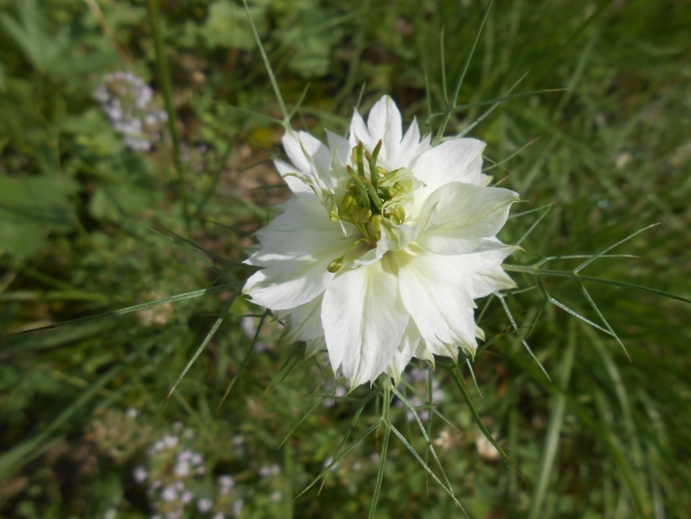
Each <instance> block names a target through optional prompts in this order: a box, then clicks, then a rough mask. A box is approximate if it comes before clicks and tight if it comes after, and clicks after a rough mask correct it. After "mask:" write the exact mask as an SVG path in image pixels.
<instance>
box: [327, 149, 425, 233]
mask: <svg viewBox="0 0 691 519" xmlns="http://www.w3.org/2000/svg"><path fill="white" fill-rule="evenodd" d="M381 146H382V141H381V140H380V141H379V142H378V143H377V146H376V147H375V148H374V150H373V152H372V154H370V153H369V152H367V151H365V150H364V147H363V145H362V141H361V142H359V143H358V145H357V146H355V147H354V148H353V152H352V153H353V164H354V165H355V167H354V168H353V167H351V166H346V169H347V170H348V174H349V175H350V180H349V181H348V184H346V189H347V191H346V192H345V194H344V195H343V199H342V201H341V207H340V208H339V209H341V210H342V211H339V213H345V214H344V215H343V216H341V217H340V218H341V219H342V220H344V221H348V222H350V223H352V224H353V225H354V226H355V227H357V229H358V230H359V231H360V233H361V234H362V237H363V238H364V239H365V241H366V242H367V243H369V244H370V245H371V246H372V247H374V246H376V244H377V241H379V238H380V237H381V224H382V219H386V220H389V221H390V222H391V223H393V224H396V225H400V224H402V223H403V222H404V221H405V217H406V214H405V210H404V209H403V206H402V205H400V204H399V203H396V202H397V201H399V200H401V199H402V196H403V195H404V194H405V193H406V192H408V191H410V190H411V189H412V187H413V182H412V180H410V179H403V178H399V177H401V175H400V174H398V173H399V172H400V171H402V170H401V169H397V170H394V171H389V170H387V169H385V168H383V167H381V166H377V157H378V155H379V151H380V150H381ZM365 160H366V161H367V165H368V166H369V178H368V177H367V175H366V174H365ZM345 215H348V216H347V217H346V216H345Z"/></svg>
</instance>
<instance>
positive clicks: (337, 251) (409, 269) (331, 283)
mask: <svg viewBox="0 0 691 519" xmlns="http://www.w3.org/2000/svg"><path fill="white" fill-rule="evenodd" d="M327 137H328V144H324V143H322V142H320V141H319V140H317V139H316V138H315V137H313V136H312V135H310V134H308V133H305V132H294V131H290V132H288V133H286V135H285V136H284V137H283V146H284V147H285V150H286V153H287V154H288V157H289V158H290V161H291V162H292V164H288V163H285V162H281V161H276V167H277V169H278V171H279V173H280V174H281V176H282V177H283V178H284V179H285V181H286V183H287V184H288V186H289V187H290V189H291V190H292V192H293V194H294V195H295V196H294V197H293V198H291V199H289V200H288V201H287V202H285V203H284V204H283V205H282V206H281V210H282V214H280V215H279V216H277V217H276V218H275V219H274V220H273V221H272V222H271V223H270V224H269V225H267V226H266V227H264V228H263V229H261V230H259V231H258V232H257V238H258V240H259V245H258V246H257V248H256V249H255V251H254V253H253V254H252V255H251V256H250V257H249V258H248V259H247V263H249V264H250V265H254V266H256V267H259V268H260V270H258V271H257V272H256V273H255V274H254V275H252V276H251V277H250V278H249V279H248V281H247V283H246V285H245V287H244V293H246V294H248V295H249V296H250V297H251V299H252V301H253V302H255V303H257V304H259V305H261V306H264V307H266V308H269V309H271V310H274V311H276V312H277V315H278V317H279V318H280V319H284V320H285V322H286V324H287V326H288V332H287V338H288V339H289V340H302V341H305V342H306V343H307V355H308V356H309V355H313V354H316V353H317V352H318V351H320V350H323V349H326V350H328V353H329V359H330V362H331V366H332V367H333V369H334V372H338V371H339V370H340V372H342V373H343V375H344V376H345V377H347V378H348V379H349V380H350V382H351V384H352V386H353V387H354V386H357V385H359V384H362V383H364V382H372V381H374V380H375V379H376V378H377V377H378V376H379V375H380V374H382V373H384V372H386V373H387V374H389V375H390V376H392V377H394V379H396V381H398V379H399V377H400V374H401V373H402V371H403V370H404V369H405V367H406V365H407V364H408V363H409V362H410V360H411V359H412V358H413V357H417V358H421V359H426V360H429V361H433V360H434V358H433V355H443V356H448V357H452V358H454V359H455V358H456V357H457V355H458V350H459V348H462V349H463V350H464V351H465V352H467V353H468V354H470V355H472V354H473V353H474V352H475V349H476V347H477V341H476V337H480V338H482V337H483V332H482V330H481V329H480V328H478V327H477V326H476V325H475V318H474V308H475V303H474V300H475V299H477V298H480V297H483V296H486V295H488V294H490V293H492V292H494V291H497V290H501V289H504V288H511V287H514V286H515V285H514V283H513V281H512V280H511V278H509V277H508V276H507V275H506V273H505V272H504V270H503V269H502V268H501V263H502V261H503V260H504V258H506V256H508V255H509V254H510V253H511V252H512V251H514V250H515V249H516V248H515V247H511V246H507V245H505V244H503V243H501V242H500V241H499V240H497V239H496V237H495V236H496V234H497V233H498V232H499V230H500V229H501V228H502V226H503V225H504V223H505V222H506V219H507V218H508V213H509V209H510V207H511V204H513V203H514V202H516V201H517V200H518V195H517V194H516V193H514V192H513V191H509V190H507V189H500V188H494V187H486V186H487V184H488V183H489V180H490V177H488V176H487V175H484V174H483V173H482V171H481V167H482V150H483V149H484V147H485V144H484V143H483V142H481V141H479V140H476V139H465V138H454V139H450V140H447V141H445V142H443V143H442V144H440V145H438V146H432V145H431V144H430V138H429V136H427V137H424V138H421V136H420V130H419V128H418V125H417V123H416V122H415V121H413V123H412V124H411V125H410V127H409V128H408V131H407V132H406V133H405V134H403V132H402V121H401V114H400V112H399V111H398V108H397V107H396V104H395V103H394V102H393V100H392V99H391V98H389V97H388V96H385V97H383V98H382V99H381V100H379V101H378V102H377V103H376V104H375V105H374V107H373V108H372V110H371V112H370V114H369V118H368V121H367V124H365V122H364V120H363V119H362V117H361V116H360V115H359V114H358V113H357V112H355V113H354V115H353V119H352V122H351V126H350V138H349V139H348V140H346V139H344V138H342V137H340V136H338V135H335V134H333V133H330V132H327Z"/></svg>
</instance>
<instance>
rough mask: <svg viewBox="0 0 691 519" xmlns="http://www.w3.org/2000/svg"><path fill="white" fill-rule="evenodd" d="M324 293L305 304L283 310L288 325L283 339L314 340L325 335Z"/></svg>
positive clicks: (292, 340) (293, 340)
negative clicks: (323, 320) (322, 307)
mask: <svg viewBox="0 0 691 519" xmlns="http://www.w3.org/2000/svg"><path fill="white" fill-rule="evenodd" d="M322 298H323V295H319V296H318V297H315V298H314V299H312V301H310V302H308V303H305V304H304V305H300V306H297V307H295V308H292V309H290V310H285V311H283V312H281V314H285V317H284V316H283V315H279V316H278V317H279V318H285V319H286V321H287V322H286V324H287V325H288V326H287V328H286V331H285V332H284V334H283V335H282V337H281V339H282V340H284V341H286V342H295V341H313V340H315V339H319V338H323V337H324V329H323V328H322V318H321V306H322Z"/></svg>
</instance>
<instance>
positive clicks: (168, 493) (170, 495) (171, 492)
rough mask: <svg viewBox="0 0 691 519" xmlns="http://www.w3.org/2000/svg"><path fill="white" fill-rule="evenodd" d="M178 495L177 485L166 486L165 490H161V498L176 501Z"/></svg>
mask: <svg viewBox="0 0 691 519" xmlns="http://www.w3.org/2000/svg"><path fill="white" fill-rule="evenodd" d="M177 497H178V492H177V490H175V487H173V486H170V487H166V488H164V489H163V492H161V498H162V499H163V500H164V501H175V499H176V498H177Z"/></svg>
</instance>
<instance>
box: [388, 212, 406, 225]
mask: <svg viewBox="0 0 691 519" xmlns="http://www.w3.org/2000/svg"><path fill="white" fill-rule="evenodd" d="M389 220H391V223H395V224H396V225H401V223H403V222H401V221H400V220H399V219H398V218H396V215H395V214H392V215H391V216H389Z"/></svg>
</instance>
